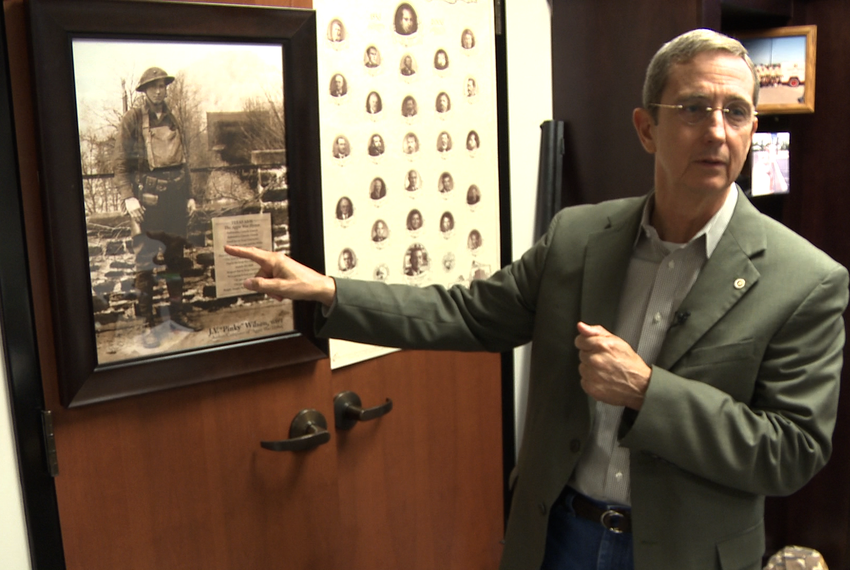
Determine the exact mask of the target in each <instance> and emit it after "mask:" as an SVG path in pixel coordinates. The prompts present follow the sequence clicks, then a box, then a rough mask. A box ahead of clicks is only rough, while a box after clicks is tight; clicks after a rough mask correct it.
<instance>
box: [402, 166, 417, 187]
mask: <svg viewBox="0 0 850 570" xmlns="http://www.w3.org/2000/svg"><path fill="white" fill-rule="evenodd" d="M404 189H405V190H406V191H407V192H416V191H417V190H419V173H418V172H416V171H415V170H408V171H407V176H405V178H404Z"/></svg>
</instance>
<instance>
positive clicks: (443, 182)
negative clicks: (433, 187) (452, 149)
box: [437, 172, 455, 194]
mask: <svg viewBox="0 0 850 570" xmlns="http://www.w3.org/2000/svg"><path fill="white" fill-rule="evenodd" d="M454 188H455V181H454V178H452V174H451V172H443V173H442V174H441V175H440V180H439V182H438V183H437V190H438V191H439V192H440V194H446V193H447V192H451V191H452V190H454Z"/></svg>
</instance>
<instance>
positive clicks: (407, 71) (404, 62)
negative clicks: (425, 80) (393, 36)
mask: <svg viewBox="0 0 850 570" xmlns="http://www.w3.org/2000/svg"><path fill="white" fill-rule="evenodd" d="M400 72H401V74H402V75H403V76H405V77H410V76H411V75H415V74H416V70H415V69H413V57H411V56H410V55H408V54H405V55H404V57H402V58H401V69H400Z"/></svg>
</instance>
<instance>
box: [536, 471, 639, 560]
mask: <svg viewBox="0 0 850 570" xmlns="http://www.w3.org/2000/svg"><path fill="white" fill-rule="evenodd" d="M575 495H576V492H575V491H573V490H572V489H570V488H567V489H565V490H564V492H563V493H562V494H561V497H560V498H559V499H558V501H557V502H555V504H554V505H552V510H551V511H550V513H549V529H548V531H547V533H546V554H545V556H544V558H543V565H542V566H541V567H540V570H632V569H633V568H634V562H633V559H632V535H631V533H616V532H613V531H610V530H608V529H607V528H605V527H604V526H602V524H601V523H600V522H598V521H592V520H589V519H586V518H582V517H579V516H576V513H575V511H574V510H573V498H574V497H575ZM594 502H595V503H597V505H598V506H600V507H603V508H604V507H606V504H605V503H599V502H597V501H594Z"/></svg>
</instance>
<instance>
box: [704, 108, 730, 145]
mask: <svg viewBox="0 0 850 570" xmlns="http://www.w3.org/2000/svg"><path fill="white" fill-rule="evenodd" d="M705 122H706V123H707V124H708V126H707V130H708V131H709V132H710V133H711V134H712V135H713V136H715V137H717V138H725V137H726V113H725V112H724V111H723V108H722V107H721V108H717V109H712V110H711V112H710V113H709V114H708V117H707V118H706V121H705Z"/></svg>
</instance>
